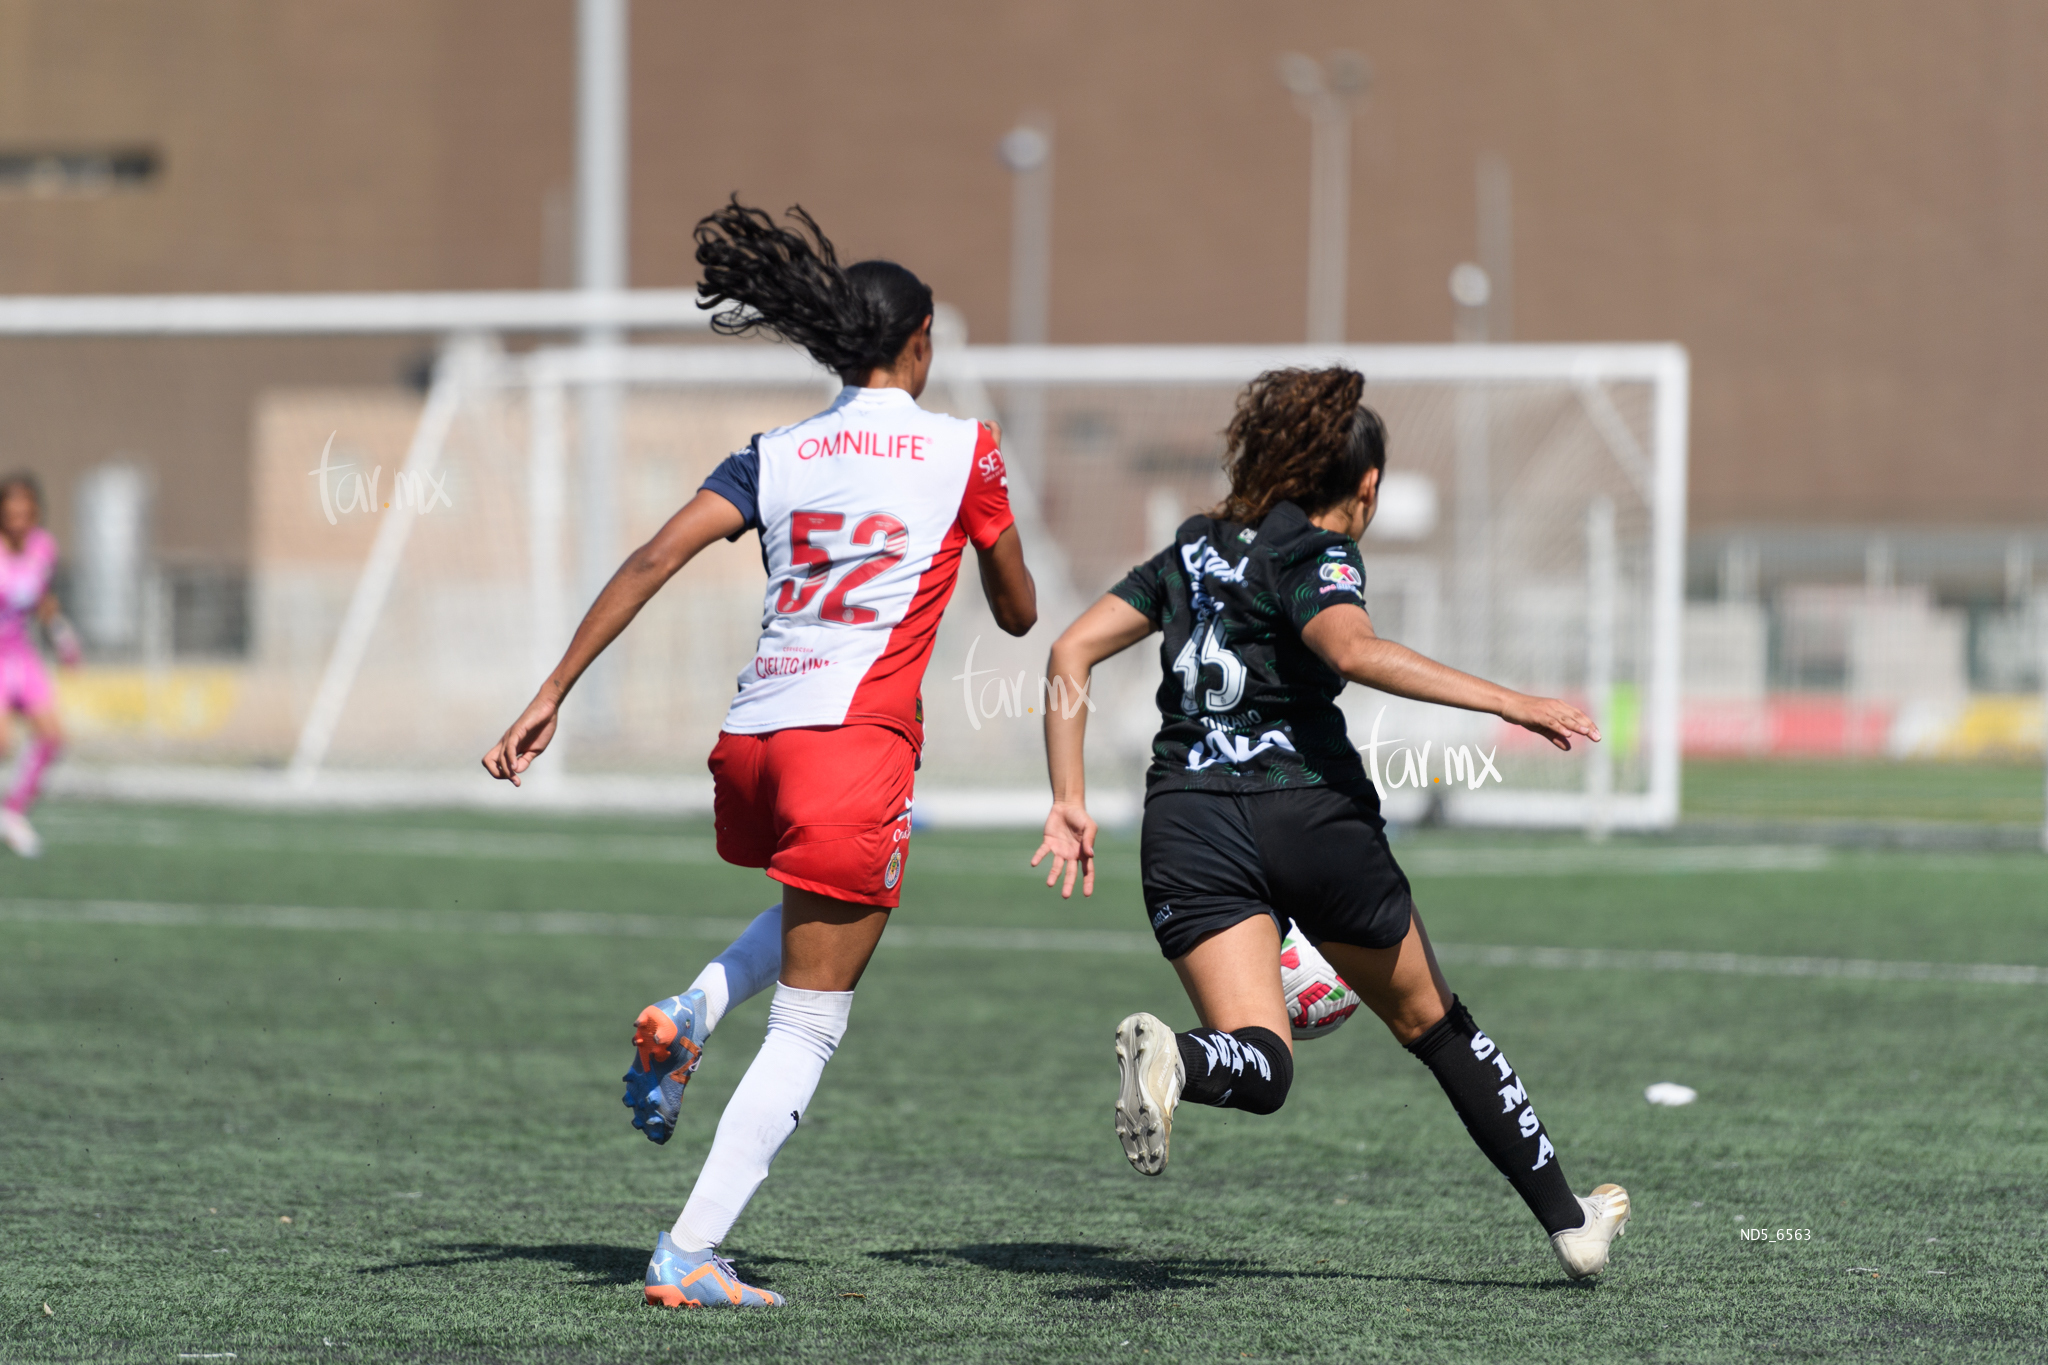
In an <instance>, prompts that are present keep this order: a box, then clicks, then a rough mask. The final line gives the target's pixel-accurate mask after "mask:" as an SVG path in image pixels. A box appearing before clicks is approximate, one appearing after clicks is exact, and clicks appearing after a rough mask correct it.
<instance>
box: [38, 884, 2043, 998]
mask: <svg viewBox="0 0 2048 1365" xmlns="http://www.w3.org/2000/svg"><path fill="white" fill-rule="evenodd" d="M0 923H15V924H122V925H145V926H156V927H166V928H209V929H301V930H313V931H318V932H327V933H400V934H469V935H483V934H488V935H570V936H577V937H593V938H667V939H686V940H693V941H704V942H711V943H726V942H729V941H731V940H732V939H734V938H736V937H738V936H739V933H740V931H741V930H742V929H744V928H746V922H745V921H743V920H737V919H688V918H681V917H675V918H671V917H665V916H656V915H604V914H591V913H585V912H582V911H572V910H563V911H545V912H537V913H526V912H516V911H507V912H504V913H499V914H494V913H490V912H484V911H469V910H355V909H344V908H328V907H315V906H301V905H241V906H225V905H220V906H217V905H181V904H172V903H166V902H158V901H51V900H0ZM882 943H883V945H884V946H889V945H894V946H895V947H899V948H968V949H986V950H992V951H998V952H1054V953H1061V952H1072V953H1141V954H1142V953H1156V952H1158V951H1159V949H1158V946H1157V944H1156V943H1155V942H1154V941H1153V939H1152V936H1151V935H1149V934H1137V933H1128V932H1124V931H1121V930H1112V929H979V928H966V927H961V926H950V925H920V924H903V925H898V926H896V927H894V928H891V929H890V930H889V931H888V933H887V934H885V935H884V936H883V938H882ZM1436 951H1437V956H1438V957H1439V958H1441V959H1442V960H1443V961H1444V962H1447V963H1450V964H1452V965H1456V966H1475V967H1542V968H1549V969H1555V970H1566V971H1638V972H1694V973H1705V974H1709V975H1719V976H1765V977H1822V978H1832V979H1836V980H1844V981H1960V982H1969V983H1974V984H1979V985H2002V986H2048V967H2033V966H2021V965H2008V964H2001V963H1964V962H1887V961H1878V960H1873V959H1866V958H1843V957H1760V956H1755V955H1751V954H1746V953H1694V952H1664V951H1653V950H1646V949H1628V948H1512V947H1487V946H1483V945H1477V944H1458V943H1439V944H1437V945H1436Z"/></svg>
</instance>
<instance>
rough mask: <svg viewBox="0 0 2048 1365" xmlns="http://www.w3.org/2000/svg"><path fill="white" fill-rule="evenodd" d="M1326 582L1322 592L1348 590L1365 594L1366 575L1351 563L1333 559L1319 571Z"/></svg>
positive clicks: (1319, 575) (1361, 595) (1360, 594)
mask: <svg viewBox="0 0 2048 1365" xmlns="http://www.w3.org/2000/svg"><path fill="white" fill-rule="evenodd" d="M1317 576H1318V577H1320V578H1321V579H1322V580H1323V582H1324V584H1325V585H1326V586H1324V587H1323V588H1321V589H1319V591H1321V592H1348V593H1355V594H1357V595H1358V596H1360V597H1363V596H1365V576H1364V575H1363V574H1361V573H1359V572H1358V570H1357V569H1355V568H1353V567H1352V566H1351V565H1349V564H1344V563H1340V562H1339V561H1337V560H1331V561H1329V562H1328V563H1326V564H1324V565H1323V566H1322V568H1321V569H1320V570H1318V571H1317Z"/></svg>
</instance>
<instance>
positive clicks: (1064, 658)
mask: <svg viewBox="0 0 2048 1365" xmlns="http://www.w3.org/2000/svg"><path fill="white" fill-rule="evenodd" d="M1155 629H1156V627H1155V626H1154V625H1153V624H1152V618H1151V617H1149V616H1147V615H1145V614H1144V613H1143V612H1141V611H1139V610H1138V609H1137V608H1136V607H1134V606H1132V605H1131V604H1130V603H1128V602H1126V601H1124V600H1123V599H1122V598H1121V597H1115V596H1108V595H1105V596H1104V597H1103V598H1102V599H1101V600H1100V601H1098V602H1097V603H1096V604H1095V605H1094V606H1092V607H1090V608H1088V610H1086V611H1084V612H1082V613H1081V615H1080V617H1079V618H1078V619H1076V620H1075V622H1074V624H1073V625H1071V626H1068V627H1067V629H1066V632H1065V633H1064V634H1063V635H1061V636H1060V638H1059V639H1058V640H1056V641H1054V642H1053V647H1052V660H1051V662H1050V663H1049V664H1048V665H1047V669H1046V671H1047V672H1048V673H1049V674H1050V675H1051V678H1050V682H1051V686H1050V687H1049V688H1048V689H1047V691H1046V698H1045V766H1046V772H1047V775H1048V776H1050V777H1051V778H1052V813H1051V814H1050V815H1048V816H1046V817H1045V840H1044V842H1042V843H1040V844H1039V846H1038V852H1036V853H1034V854H1032V855H1031V865H1032V866H1033V867H1037V866H1038V865H1039V864H1040V863H1041V862H1043V861H1044V860H1045V857H1046V855H1047V854H1051V855H1052V866H1051V868H1049V869H1048V870H1047V872H1046V876H1045V884H1046V885H1047V886H1052V885H1054V884H1055V883H1057V882H1058V881H1059V880H1060V874H1061V872H1063V871H1064V872H1065V873H1066V884H1065V885H1064V886H1062V887H1061V888H1060V895H1061V897H1063V898H1065V897H1071V896H1072V895H1073V894H1074V875H1075V874H1076V873H1077V872H1078V873H1079V874H1080V876H1081V894H1082V895H1084V896H1092V895H1094V894H1095V821H1094V820H1093V819H1092V818H1090V816H1089V814H1088V790H1087V789H1088V781H1087V773H1086V763H1085V760H1084V757H1083V742H1084V741H1085V740H1086V739H1087V736H1088V713H1089V712H1090V711H1092V710H1094V709H1095V702H1094V700H1093V699H1092V698H1090V697H1089V695H1088V685H1089V682H1090V681H1091V678H1092V675H1093V672H1094V669H1095V665H1097V664H1099V663H1101V662H1102V661H1103V660H1104V659H1107V658H1109V657H1110V656H1111V655H1112V654H1117V653H1121V652H1122V651H1123V650H1126V649H1129V648H1130V647H1131V646H1132V645H1134V644H1136V643H1138V641H1140V640H1142V639H1144V638H1145V637H1146V636H1147V635H1150V634H1151V633H1152V632H1153V630H1155Z"/></svg>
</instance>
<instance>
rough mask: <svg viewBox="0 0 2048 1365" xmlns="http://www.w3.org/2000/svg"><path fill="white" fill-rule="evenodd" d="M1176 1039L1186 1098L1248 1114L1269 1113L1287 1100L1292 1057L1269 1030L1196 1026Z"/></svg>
mask: <svg viewBox="0 0 2048 1365" xmlns="http://www.w3.org/2000/svg"><path fill="white" fill-rule="evenodd" d="M1174 1041H1175V1042H1177V1043H1179V1044H1180V1062H1181V1067H1182V1068H1183V1069H1184V1070H1185V1071H1186V1072H1187V1083H1186V1084H1185V1085H1184V1086H1182V1087H1181V1092H1180V1097H1181V1098H1182V1099H1184V1100H1193V1101H1194V1102H1195V1103H1196V1104H1213V1105H1217V1106H1219V1107H1221V1108H1224V1109H1242V1110H1244V1111H1245V1112H1246V1113H1247V1114H1270V1113H1272V1112H1273V1111H1274V1110H1276V1109H1278V1108H1279V1107H1280V1106H1281V1105H1282V1104H1285V1103H1286V1102H1287V1087H1288V1086H1290V1085H1292V1084H1293V1083H1294V1054H1293V1053H1292V1052H1289V1051H1288V1050H1287V1044H1286V1043H1284V1042H1282V1041H1281V1039H1280V1035H1279V1034H1277V1033H1275V1032H1273V1031H1272V1030H1271V1029H1263V1028H1257V1027H1253V1028H1241V1029H1232V1030H1231V1031H1230V1032H1229V1033H1225V1032H1223V1031H1222V1030H1221V1029H1213V1028H1198V1029H1190V1030H1189V1031H1188V1032H1186V1033H1176V1034H1175V1035H1174Z"/></svg>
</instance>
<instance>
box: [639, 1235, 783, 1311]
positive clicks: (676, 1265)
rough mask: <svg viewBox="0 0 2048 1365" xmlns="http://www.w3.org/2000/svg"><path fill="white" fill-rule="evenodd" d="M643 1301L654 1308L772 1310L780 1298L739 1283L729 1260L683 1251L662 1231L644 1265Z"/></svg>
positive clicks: (706, 1251)
mask: <svg viewBox="0 0 2048 1365" xmlns="http://www.w3.org/2000/svg"><path fill="white" fill-rule="evenodd" d="M647 1302H648V1304H649V1305H651V1306H652V1307H655V1308H773V1307H775V1306H776V1305H777V1304H779V1303H781V1302H782V1295H780V1294H777V1293H776V1292H774V1291H773V1290H770V1289H756V1288H754V1286H752V1285H750V1284H742V1283H741V1282H740V1277H739V1272H738V1271H736V1270H734V1269H733V1268H732V1262H731V1261H728V1260H726V1259H725V1258H724V1257H723V1256H720V1255H719V1254H718V1253H717V1252H715V1251H713V1250H712V1249H711V1248H710V1247H706V1248H704V1250H702V1251H684V1250H683V1249H682V1248H681V1247H679V1246H677V1245H676V1244H675V1243H674V1242H673V1241H671V1240H670V1239H669V1235H668V1234H667V1233H665V1232H664V1233H662V1234H661V1240H660V1241H658V1242H656V1243H655V1244H654V1259H653V1260H650V1261H649V1262H648V1263H647Z"/></svg>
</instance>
